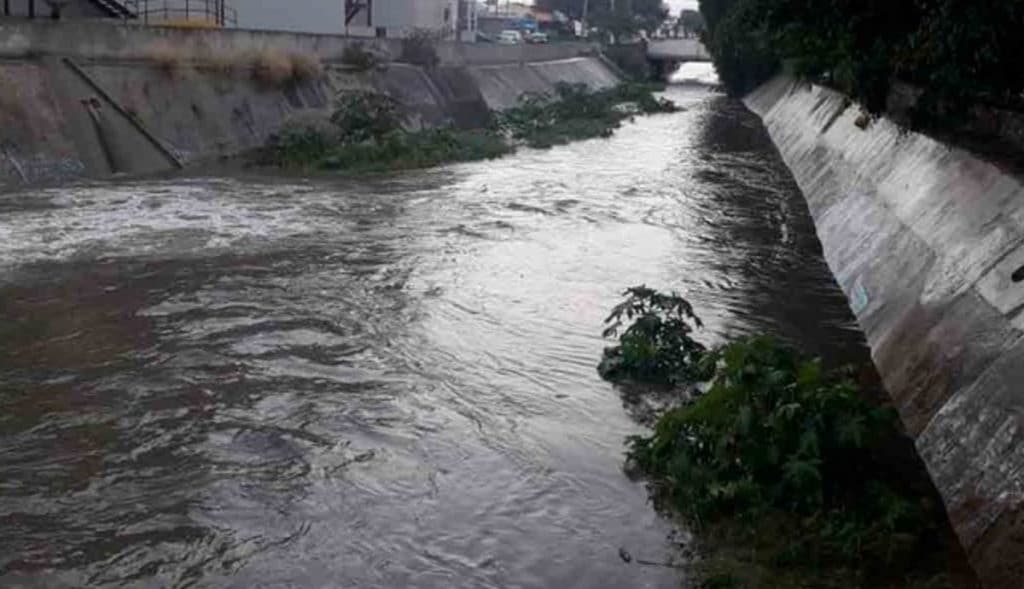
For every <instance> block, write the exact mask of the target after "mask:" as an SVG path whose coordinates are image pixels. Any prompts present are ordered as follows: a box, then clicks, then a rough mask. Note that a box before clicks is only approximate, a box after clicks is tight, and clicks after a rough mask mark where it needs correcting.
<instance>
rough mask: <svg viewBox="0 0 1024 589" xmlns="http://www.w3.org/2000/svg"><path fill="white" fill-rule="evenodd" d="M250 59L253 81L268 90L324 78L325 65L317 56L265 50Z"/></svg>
mask: <svg viewBox="0 0 1024 589" xmlns="http://www.w3.org/2000/svg"><path fill="white" fill-rule="evenodd" d="M250 59H251V68H252V75H253V79H255V80H256V81H257V82H259V83H260V84H261V85H263V86H266V87H267V88H283V87H286V86H288V85H290V84H294V83H298V82H309V81H314V80H319V79H321V78H323V76H324V68H323V64H322V63H321V62H320V59H319V58H318V57H316V56H315V55H309V54H305V53H297V52H287V51H281V50H278V49H264V50H263V51H260V52H259V53H256V54H255V55H253V56H252V57H251V58H250Z"/></svg>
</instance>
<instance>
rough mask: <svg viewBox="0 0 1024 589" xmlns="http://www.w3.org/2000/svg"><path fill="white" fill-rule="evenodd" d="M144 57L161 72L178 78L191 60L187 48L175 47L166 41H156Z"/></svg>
mask: <svg viewBox="0 0 1024 589" xmlns="http://www.w3.org/2000/svg"><path fill="white" fill-rule="evenodd" d="M144 55H145V56H146V59H148V60H149V61H150V63H152V64H153V65H154V67H156V68H157V69H159V70H160V71H162V72H164V73H165V74H167V75H168V76H170V77H177V76H179V75H181V73H182V72H183V70H184V68H185V65H186V64H188V63H189V61H190V60H191V54H190V53H189V51H188V50H187V49H185V48H181V47H175V46H174V45H171V44H170V43H167V42H165V41H156V42H154V43H153V44H151V45H150V46H149V47H147V48H146V50H145V52H144Z"/></svg>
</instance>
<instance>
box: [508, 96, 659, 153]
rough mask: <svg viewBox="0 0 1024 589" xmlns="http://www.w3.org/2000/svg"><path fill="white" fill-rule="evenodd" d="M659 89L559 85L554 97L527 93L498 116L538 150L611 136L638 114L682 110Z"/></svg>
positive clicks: (512, 134) (514, 134)
mask: <svg viewBox="0 0 1024 589" xmlns="http://www.w3.org/2000/svg"><path fill="white" fill-rule="evenodd" d="M654 88H655V87H654V86H650V85H646V84H636V83H629V84H620V85H619V86H616V87H614V88H609V89H607V90H590V89H589V88H588V87H587V86H585V85H583V84H559V85H557V86H556V87H555V95H554V96H551V95H547V94H527V95H524V96H522V97H521V98H520V99H519V104H518V105H517V106H515V107H514V108H511V109H509V110H506V111H503V112H501V113H499V114H498V126H499V127H500V128H501V129H502V130H504V131H505V132H506V133H507V134H508V135H509V136H510V137H512V138H513V139H515V140H518V141H521V142H523V143H525V144H526V145H528V146H530V147H536V148H545V147H551V146H554V145H561V144H565V143H569V142H570V141H578V140H582V139H593V138H595V137H609V136H611V134H612V133H613V132H614V131H615V129H618V128H619V127H620V126H621V125H622V123H623V122H624V121H626V120H628V119H629V118H631V117H633V116H635V115H637V114H654V113H666V112H675V111H677V110H678V107H677V106H676V105H675V104H674V103H673V102H671V101H669V100H666V99H664V98H656V97H655V96H654V94H653V93H652V89H654Z"/></svg>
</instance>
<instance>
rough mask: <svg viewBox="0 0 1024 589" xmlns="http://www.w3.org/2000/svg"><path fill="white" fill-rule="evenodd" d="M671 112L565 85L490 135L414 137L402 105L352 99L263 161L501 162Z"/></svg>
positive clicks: (302, 164) (351, 164)
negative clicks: (517, 147) (517, 150)
mask: <svg viewBox="0 0 1024 589" xmlns="http://www.w3.org/2000/svg"><path fill="white" fill-rule="evenodd" d="M630 105H632V106H630ZM674 110H675V105H674V104H672V103H671V102H669V101H667V100H664V99H659V98H655V97H654V95H653V94H652V93H651V89H650V88H649V87H644V86H634V85H625V86H620V87H618V88H615V89H610V90H600V91H596V92H592V91H590V90H589V89H588V88H587V87H586V86H583V85H579V86H572V85H561V86H559V87H558V89H557V93H556V96H527V97H524V98H523V100H522V101H521V102H520V104H519V106H518V107H516V108H513V109H511V110H510V111H506V112H504V113H501V114H499V115H497V116H496V119H497V120H498V122H497V124H495V125H493V126H492V127H491V128H487V129H477V130H457V129H454V128H439V129H426V130H420V131H410V130H407V129H406V128H405V127H406V122H407V121H406V117H405V115H404V113H403V112H402V107H401V105H400V104H399V103H398V102H396V101H395V100H394V99H392V98H391V97H389V96H387V95H385V94H381V93H378V92H372V91H347V92H344V93H342V94H340V95H339V96H338V98H337V100H336V101H335V109H334V112H333V113H332V115H331V116H330V119H329V120H323V119H322V118H321V119H317V118H306V117H304V118H300V119H296V120H294V121H291V122H290V123H289V124H287V125H286V126H285V127H284V128H283V129H282V130H281V131H280V132H279V133H277V134H276V135H275V136H273V137H272V138H271V140H270V141H269V143H268V145H267V147H266V149H264V151H263V154H262V156H263V157H262V160H263V163H265V164H270V165H278V166H284V167H293V168H319V169H328V170H339V171H341V170H343V171H347V172H373V171H385V170H389V169H407V168H419V167H429V166H434V165H438V164H442V163H445V162H452V161H470V160H479V159H490V158H496V157H500V156H502V155H505V154H507V153H509V152H511V151H513V149H514V147H513V144H512V142H510V141H509V140H508V138H512V139H514V140H517V141H522V142H525V143H527V144H529V145H533V146H551V145H556V144H561V143H567V142H569V141H570V140H573V139H581V138H588V137H602V136H608V135H610V134H611V133H612V131H613V130H614V129H616V128H617V127H618V126H619V125H621V123H622V121H623V120H625V119H627V118H629V117H630V116H633V115H634V114H638V113H653V112H671V111H674Z"/></svg>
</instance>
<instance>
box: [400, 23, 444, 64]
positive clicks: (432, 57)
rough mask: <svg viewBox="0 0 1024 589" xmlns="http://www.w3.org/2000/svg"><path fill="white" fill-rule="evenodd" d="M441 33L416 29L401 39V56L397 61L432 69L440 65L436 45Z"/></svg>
mask: <svg viewBox="0 0 1024 589" xmlns="http://www.w3.org/2000/svg"><path fill="white" fill-rule="evenodd" d="M439 41H441V33H440V32H439V31H433V30H430V29H416V30H414V31H413V32H412V33H410V34H409V36H408V37H406V38H404V39H402V54H401V56H400V57H399V60H400V61H402V62H405V63H411V64H413V65H419V66H423V67H427V68H432V67H435V66H437V65H438V64H439V63H441V57H440V56H439V55H438V54H437V44H438V42H439Z"/></svg>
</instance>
